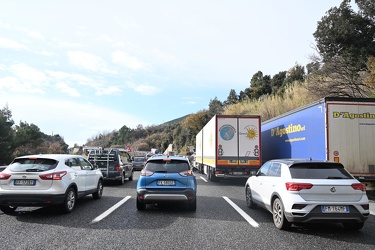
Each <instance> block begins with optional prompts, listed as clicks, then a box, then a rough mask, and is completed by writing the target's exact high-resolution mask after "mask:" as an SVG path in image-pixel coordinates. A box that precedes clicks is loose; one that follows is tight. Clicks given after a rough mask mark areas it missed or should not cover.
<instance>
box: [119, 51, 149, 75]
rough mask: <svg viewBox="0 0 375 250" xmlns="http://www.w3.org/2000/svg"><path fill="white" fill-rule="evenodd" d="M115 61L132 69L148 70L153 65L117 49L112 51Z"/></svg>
mask: <svg viewBox="0 0 375 250" xmlns="http://www.w3.org/2000/svg"><path fill="white" fill-rule="evenodd" d="M112 61H113V63H116V64H120V65H123V66H125V67H127V68H129V69H131V70H148V69H149V68H151V65H150V64H148V63H145V62H143V61H142V60H141V59H139V58H137V57H134V56H130V55H129V54H128V53H126V52H123V51H115V52H113V53H112Z"/></svg>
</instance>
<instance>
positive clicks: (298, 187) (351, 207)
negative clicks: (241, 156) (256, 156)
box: [245, 159, 370, 230]
mask: <svg viewBox="0 0 375 250" xmlns="http://www.w3.org/2000/svg"><path fill="white" fill-rule="evenodd" d="M245 192H246V203H247V206H248V207H249V208H255V207H257V206H260V207H263V208H265V209H266V210H268V211H269V212H271V213H272V215H273V216H272V217H273V222H274V224H275V226H276V227H277V228H278V229H288V228H290V226H291V225H292V224H298V223H314V222H336V223H337V222H338V223H342V224H343V226H344V227H345V228H347V229H353V230H358V229H361V228H362V227H363V225H364V222H365V221H366V220H367V218H368V217H369V215H370V211H369V201H368V198H367V195H366V189H365V185H364V184H363V183H360V182H359V181H358V180H357V179H355V178H354V177H353V176H352V175H351V174H350V173H349V172H348V171H347V170H346V169H345V168H344V166H343V165H342V164H341V163H337V162H326V161H312V160H297V159H280V160H277V159H276V160H271V161H268V162H266V163H264V164H263V166H262V167H261V168H260V169H259V171H258V173H257V174H256V175H255V176H251V177H249V179H248V180H247V182H246V184H245Z"/></svg>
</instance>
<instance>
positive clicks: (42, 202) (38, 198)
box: [0, 194, 65, 207]
mask: <svg viewBox="0 0 375 250" xmlns="http://www.w3.org/2000/svg"><path fill="white" fill-rule="evenodd" d="M64 199H65V194H54V195H46V194H43V195H38V194H28V195H24V194H17V195H8V194H7V195H0V205H1V206H13V207H22V206H24V207H43V206H49V205H56V204H62V203H63V202H64Z"/></svg>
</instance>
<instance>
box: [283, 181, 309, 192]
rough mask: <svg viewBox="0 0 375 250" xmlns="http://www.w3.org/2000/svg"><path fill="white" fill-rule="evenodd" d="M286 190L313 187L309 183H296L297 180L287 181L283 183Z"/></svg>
mask: <svg viewBox="0 0 375 250" xmlns="http://www.w3.org/2000/svg"><path fill="white" fill-rule="evenodd" d="M285 186H286V190H288V191H300V190H302V189H310V188H312V187H313V184H311V183H298V182H287V183H285Z"/></svg>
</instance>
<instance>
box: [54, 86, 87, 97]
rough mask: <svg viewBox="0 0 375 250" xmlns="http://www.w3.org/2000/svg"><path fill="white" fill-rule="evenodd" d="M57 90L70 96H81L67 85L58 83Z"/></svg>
mask: <svg viewBox="0 0 375 250" xmlns="http://www.w3.org/2000/svg"><path fill="white" fill-rule="evenodd" d="M56 88H57V89H58V90H59V91H61V92H62V93H65V94H68V95H70V96H74V97H79V96H81V94H80V93H79V92H78V91H77V90H76V89H74V88H72V87H70V86H69V85H67V84H65V83H57V84H56Z"/></svg>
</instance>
